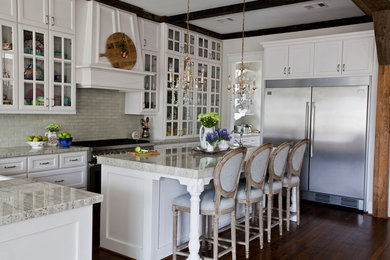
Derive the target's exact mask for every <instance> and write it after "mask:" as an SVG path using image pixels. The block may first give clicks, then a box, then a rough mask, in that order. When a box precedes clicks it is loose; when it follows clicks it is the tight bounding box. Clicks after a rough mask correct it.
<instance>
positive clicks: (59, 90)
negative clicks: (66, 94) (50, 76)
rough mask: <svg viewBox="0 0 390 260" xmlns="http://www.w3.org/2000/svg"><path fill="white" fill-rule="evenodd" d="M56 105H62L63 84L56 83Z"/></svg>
mask: <svg viewBox="0 0 390 260" xmlns="http://www.w3.org/2000/svg"><path fill="white" fill-rule="evenodd" d="M54 106H55V107H60V106H62V86H61V85H54Z"/></svg>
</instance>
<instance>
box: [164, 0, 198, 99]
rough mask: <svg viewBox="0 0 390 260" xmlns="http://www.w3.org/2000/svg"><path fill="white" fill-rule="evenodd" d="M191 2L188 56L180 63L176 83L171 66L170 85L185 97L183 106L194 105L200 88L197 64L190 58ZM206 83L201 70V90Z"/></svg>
mask: <svg viewBox="0 0 390 260" xmlns="http://www.w3.org/2000/svg"><path fill="white" fill-rule="evenodd" d="M189 17H190V0H187V37H186V44H185V54H186V56H185V57H184V58H183V59H182V60H181V61H180V63H179V77H178V78H177V79H176V82H175V83H174V80H173V68H172V65H170V66H169V83H170V84H171V86H173V87H172V88H173V90H176V91H180V92H181V93H182V95H183V96H182V97H183V104H192V105H194V103H193V97H194V92H195V91H196V90H197V89H198V88H199V86H198V79H197V78H196V76H195V64H194V62H193V61H192V60H191V58H190V57H189V56H188V55H189V52H188V48H189V45H190V23H189ZM203 81H204V69H203V68H202V69H201V75H200V85H201V86H200V88H202V87H203Z"/></svg>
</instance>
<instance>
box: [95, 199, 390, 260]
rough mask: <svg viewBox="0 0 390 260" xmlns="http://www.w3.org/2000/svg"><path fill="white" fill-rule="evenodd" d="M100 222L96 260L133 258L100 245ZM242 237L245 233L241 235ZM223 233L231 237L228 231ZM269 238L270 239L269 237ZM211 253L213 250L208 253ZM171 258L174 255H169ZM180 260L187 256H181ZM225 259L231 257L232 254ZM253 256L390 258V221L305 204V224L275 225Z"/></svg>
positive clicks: (254, 247) (240, 254)
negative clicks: (280, 230)
mask: <svg viewBox="0 0 390 260" xmlns="http://www.w3.org/2000/svg"><path fill="white" fill-rule="evenodd" d="M98 229H99V225H97V224H96V222H95V225H94V251H93V260H123V259H129V258H126V257H122V256H118V255H115V254H113V253H110V252H107V251H105V250H102V249H100V248H98V247H97V245H98V238H97V235H98V233H99V230H98ZM237 235H238V236H239V237H241V238H242V235H243V234H242V233H240V232H238V234H237ZM223 236H226V237H229V236H230V233H229V232H227V233H225V234H224V235H223ZM265 241H266V239H265ZM206 254H207V255H208V256H211V254H212V253H211V252H207V253H206ZM167 259H170V258H167ZM178 259H185V258H184V257H183V258H180V257H178ZM222 259H226V260H227V259H231V255H230V254H228V255H226V256H224V257H223V258H222ZM237 259H245V249H244V246H240V245H239V246H237ZM250 259H259V260H261V259H342V260H349V259H353V260H358V259H390V220H386V219H376V218H373V217H371V216H368V215H365V214H362V213H361V212H358V211H354V210H350V209H345V208H340V207H335V206H329V205H323V204H317V203H310V202H302V203H301V225H300V226H299V227H297V226H296V225H295V224H294V223H292V224H291V228H290V232H287V231H286V230H285V228H284V233H283V236H281V237H280V236H279V234H278V229H277V228H274V229H273V233H272V241H271V243H270V244H268V243H267V242H265V243H264V249H263V250H260V248H259V240H258V239H256V240H254V241H252V243H251V244H250Z"/></svg>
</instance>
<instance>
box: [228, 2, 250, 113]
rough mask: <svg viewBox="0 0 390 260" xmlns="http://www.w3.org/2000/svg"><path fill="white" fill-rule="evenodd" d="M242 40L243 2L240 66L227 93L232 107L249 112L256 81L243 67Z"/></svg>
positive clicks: (243, 30)
mask: <svg viewBox="0 0 390 260" xmlns="http://www.w3.org/2000/svg"><path fill="white" fill-rule="evenodd" d="M244 38H245V0H243V8H242V42H241V66H240V68H239V69H238V70H237V69H235V78H234V83H233V85H232V82H231V77H230V76H229V80H228V87H227V89H228V92H229V93H230V101H231V102H233V106H238V109H239V110H244V111H247V110H249V105H250V104H252V102H253V97H254V93H255V90H256V81H255V80H253V81H251V79H250V78H249V77H248V70H247V69H246V68H245V67H244V44H245V42H244Z"/></svg>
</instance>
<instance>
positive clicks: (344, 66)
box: [343, 64, 345, 72]
mask: <svg viewBox="0 0 390 260" xmlns="http://www.w3.org/2000/svg"><path fill="white" fill-rule="evenodd" d="M343 72H345V64H343Z"/></svg>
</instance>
